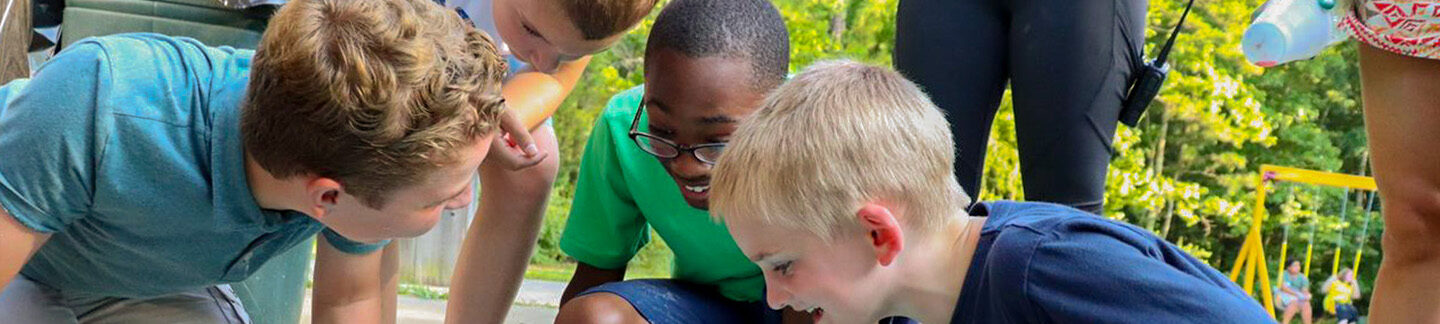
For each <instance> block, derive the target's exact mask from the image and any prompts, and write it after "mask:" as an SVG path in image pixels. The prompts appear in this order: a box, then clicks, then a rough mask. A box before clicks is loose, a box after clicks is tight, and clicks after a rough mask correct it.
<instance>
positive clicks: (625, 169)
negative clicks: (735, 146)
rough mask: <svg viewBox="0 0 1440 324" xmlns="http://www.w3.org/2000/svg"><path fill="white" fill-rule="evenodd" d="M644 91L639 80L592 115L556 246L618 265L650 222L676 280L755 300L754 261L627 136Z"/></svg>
mask: <svg viewBox="0 0 1440 324" xmlns="http://www.w3.org/2000/svg"><path fill="white" fill-rule="evenodd" d="M644 94H645V91H644V87H643V86H637V87H634V88H631V89H629V90H626V91H623V92H620V93H619V94H616V95H615V96H614V97H612V98H610V102H609V104H607V105H606V106H605V111H604V112H601V114H600V117H599V118H596V121H595V128H594V130H592V131H591V133H590V140H589V142H588V143H587V144H586V145H585V155H584V156H583V157H582V158H581V160H580V175H579V179H578V181H577V184H576V185H575V201H574V204H573V205H572V206H571V209H570V220H569V222H568V223H566V225H565V233H564V234H563V235H562V236H561V238H560V248H561V249H562V250H564V251H565V253H566V254H569V255H570V257H573V258H575V260H578V261H580V262H584V263H586V264H589V265H591V266H595V267H599V268H603V269H618V268H621V267H624V266H625V264H626V263H627V262H629V261H630V258H632V257H634V256H635V254H636V253H637V252H638V251H640V248H641V247H643V246H645V244H646V243H648V242H649V241H650V227H654V228H655V232H656V233H657V234H660V237H662V238H664V239H665V243H668V244H669V245H670V250H671V251H673V252H674V253H675V263H674V264H673V271H674V278H675V279H678V280H684V281H688V282H694V283H700V284H707V285H714V286H716V287H717V288H718V289H719V292H720V294H721V295H724V296H725V297H726V298H730V299H732V300H737V301H747V302H748V301H758V300H761V297H762V296H761V295H762V293H763V289H764V287H765V280H764V278H763V277H761V274H760V268H758V267H756V266H755V264H754V263H750V260H749V259H748V258H746V257H745V255H744V254H743V253H741V252H740V248H739V247H737V246H736V245H735V241H734V239H732V238H730V231H729V230H727V229H726V228H725V226H724V225H722V224H719V223H716V222H714V221H712V220H711V219H710V213H709V212H706V211H704V210H699V209H695V208H694V207H690V205H688V204H686V203H685V198H684V197H682V196H681V194H680V188H679V187H678V186H677V185H676V184H675V180H674V179H673V178H671V177H670V174H669V173H666V172H665V168H664V167H662V166H661V165H660V161H659V160H657V159H656V158H655V156H653V155H650V154H648V153H645V152H644V151H641V150H640V147H638V146H636V145H635V142H634V141H632V140H630V136H629V134H630V122H631V121H633V120H634V118H635V113H636V110H637V108H639V105H640V102H641V98H642V97H643V96H644ZM645 118H646V117H643V116H642V117H641V121H640V123H641V124H642V125H644V124H645Z"/></svg>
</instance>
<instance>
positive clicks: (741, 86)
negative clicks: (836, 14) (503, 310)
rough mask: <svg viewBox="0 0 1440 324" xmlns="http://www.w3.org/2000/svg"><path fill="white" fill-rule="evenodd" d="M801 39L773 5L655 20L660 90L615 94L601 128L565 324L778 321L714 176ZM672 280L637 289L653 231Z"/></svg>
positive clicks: (691, 11)
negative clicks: (713, 195) (738, 242)
mask: <svg viewBox="0 0 1440 324" xmlns="http://www.w3.org/2000/svg"><path fill="white" fill-rule="evenodd" d="M788 68H789V35H788V34H787V32H786V30H785V24H784V21H783V19H782V18H781V16H780V13H779V11H778V10H776V9H775V7H774V6H773V5H771V4H770V3H769V2H767V1H764V0H676V1H673V2H671V3H670V4H669V5H668V6H666V7H665V8H664V9H663V10H662V11H661V12H660V15H659V16H658V17H657V18H656V19H655V24H654V27H653V30H652V32H651V33H650V37H649V47H648V48H647V49H646V52H645V79H646V82H647V83H648V84H649V86H648V87H636V88H634V89H630V90H627V91H624V92H621V93H619V94H617V95H616V96H615V97H614V98H612V99H611V100H610V103H609V105H608V106H607V107H606V109H605V112H604V113H602V115H601V116H600V118H599V119H598V120H597V122H596V126H595V128H594V131H593V133H592V134H591V136H590V139H589V143H588V144H587V146H586V148H585V155H584V157H583V159H582V161H581V163H580V175H579V180H578V184H577V187H576V193H575V201H574V205H573V207H572V209H571V214H570V219H569V223H568V224H567V225H566V229H565V233H564V234H563V236H562V238H561V241H560V247H561V248H562V249H563V250H564V251H565V252H566V253H567V254H569V255H570V256H571V257H574V258H575V259H576V260H577V261H579V263H580V264H579V267H578V269H577V270H576V272H575V276H574V278H572V279H571V281H570V284H569V286H568V287H566V289H565V295H564V296H565V297H564V298H563V299H562V303H561V308H560V314H559V316H558V318H557V322H561V323H570V322H577V321H578V322H585V321H591V320H594V319H600V318H620V319H625V322H634V321H644V320H648V321H651V322H658V323H677V322H678V323H705V322H723V323H734V322H747V323H748V322H762V321H777V320H778V319H779V317H780V316H779V315H780V313H779V312H777V311H773V310H769V309H768V308H767V307H766V306H765V304H764V303H763V302H761V299H762V298H761V297H762V295H763V291H764V279H763V278H762V277H761V272H760V269H759V268H756V267H755V266H754V265H753V264H752V263H750V261H749V260H748V259H746V258H745V256H744V255H743V254H741V252H740V250H739V248H737V247H736V246H735V242H734V241H733V240H732V239H731V238H730V234H729V231H728V230H726V228H725V227H724V226H723V225H720V224H717V223H715V222H713V221H712V220H711V217H710V215H709V213H708V212H707V211H706V209H707V208H708V201H707V200H708V191H709V177H710V176H709V173H710V168H711V167H712V165H713V163H714V161H715V160H716V159H717V158H718V157H719V155H720V153H721V152H722V151H723V150H724V148H725V142H726V141H727V140H728V138H729V135H730V132H732V131H734V130H735V128H736V126H737V123H738V122H739V121H740V120H743V119H744V118H746V117H747V116H748V115H749V114H750V113H751V112H752V111H754V109H755V108H756V107H758V106H759V104H760V101H761V100H762V99H763V98H764V96H765V94H766V93H767V92H768V91H770V90H771V89H773V88H775V87H776V86H778V85H779V84H780V83H781V82H783V81H784V79H785V74H786V72H787V70H788ZM652 227H653V228H654V229H655V231H656V232H657V233H658V234H659V235H660V236H661V237H663V238H664V239H665V242H666V243H668V244H669V246H670V248H671V250H672V251H674V253H675V264H674V276H673V278H674V279H670V280H630V281H622V280H623V279H624V277H625V265H626V263H627V262H628V261H630V259H631V258H633V257H634V256H635V254H636V252H637V251H639V250H640V248H641V247H642V246H644V245H645V244H646V243H648V241H649V231H650V228H652Z"/></svg>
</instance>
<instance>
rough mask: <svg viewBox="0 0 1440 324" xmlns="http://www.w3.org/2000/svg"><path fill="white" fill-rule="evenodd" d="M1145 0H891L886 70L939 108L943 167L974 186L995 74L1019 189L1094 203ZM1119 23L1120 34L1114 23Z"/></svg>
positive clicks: (1100, 194)
mask: <svg viewBox="0 0 1440 324" xmlns="http://www.w3.org/2000/svg"><path fill="white" fill-rule="evenodd" d="M1147 5H1148V3H1147V2H1146V0H901V1H900V3H899V11H898V12H897V15H896V16H897V17H896V20H895V21H896V22H895V25H896V26H895V57H894V59H895V68H896V69H897V70H899V71H900V72H901V73H902V74H904V75H905V76H906V77H907V78H909V79H910V80H913V81H915V82H916V83H917V84H919V85H920V86H921V88H922V89H924V90H925V92H926V93H927V94H929V95H930V97H931V99H932V100H934V102H935V104H936V105H938V106H940V108H941V109H943V110H945V113H946V118H947V119H949V121H950V129H951V131H952V132H953V133H954V136H955V148H956V159H955V176H956V177H957V178H958V179H959V181H960V185H961V186H963V187H964V188H965V192H966V193H969V194H970V197H976V193H977V192H979V186H980V179H981V176H982V174H983V170H984V167H985V165H984V164H985V147H986V146H985V144H986V142H987V141H988V139H989V135H990V125H991V121H992V120H993V119H994V118H995V111H996V109H998V108H999V105H1000V99H1001V97H1002V95H1003V93H1004V90H1005V85H1006V82H1007V81H1008V82H1009V83H1010V87H1011V91H1012V97H1013V98H1014V107H1015V131H1016V134H1015V135H1016V140H1017V143H1016V144H1017V145H1018V146H1019V151H1020V173H1021V176H1022V177H1023V180H1024V187H1025V188H1024V189H1025V198H1026V199H1027V200H1032V201H1048V202H1054V203H1060V204H1065V205H1070V206H1073V207H1076V208H1079V209H1082V210H1085V211H1089V212H1092V213H1097V214H1098V213H1099V212H1100V211H1101V210H1102V208H1103V206H1104V203H1105V199H1104V196H1105V169H1106V167H1108V166H1109V163H1110V156H1111V154H1112V153H1113V148H1111V146H1110V142H1111V140H1112V138H1113V137H1114V135H1115V123H1116V120H1117V119H1118V116H1119V115H1120V105H1121V101H1122V100H1123V99H1124V97H1125V93H1126V91H1127V90H1128V89H1127V86H1128V85H1129V82H1128V80H1129V79H1130V75H1131V71H1132V70H1134V69H1135V67H1136V65H1137V64H1139V62H1140V61H1141V59H1140V58H1139V57H1137V56H1138V55H1139V54H1140V48H1141V46H1143V42H1144V37H1145V30H1144V27H1145V10H1146V6H1147ZM1122 31H1123V32H1122Z"/></svg>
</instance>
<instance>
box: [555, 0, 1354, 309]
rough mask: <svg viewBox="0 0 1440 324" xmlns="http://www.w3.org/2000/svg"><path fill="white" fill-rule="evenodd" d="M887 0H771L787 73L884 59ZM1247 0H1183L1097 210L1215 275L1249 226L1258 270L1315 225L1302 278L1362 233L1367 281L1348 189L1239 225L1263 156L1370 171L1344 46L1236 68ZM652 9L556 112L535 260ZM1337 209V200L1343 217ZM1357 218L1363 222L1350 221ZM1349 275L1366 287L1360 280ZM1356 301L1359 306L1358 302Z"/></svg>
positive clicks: (998, 190)
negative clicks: (1154, 90) (1162, 71)
mask: <svg viewBox="0 0 1440 324" xmlns="http://www.w3.org/2000/svg"><path fill="white" fill-rule="evenodd" d="M897 2H898V0H870V1H865V0H776V5H777V7H778V8H779V9H780V10H781V12H782V15H783V16H784V18H785V21H786V24H787V26H788V28H789V30H790V35H791V46H792V53H791V57H792V71H798V70H800V69H802V68H804V67H805V66H807V65H809V64H810V63H813V62H815V61H817V60H824V59H834V58H849V59H854V60H858V61H863V62H868V63H873V64H880V65H889V64H890V62H891V51H892V49H893V44H894V41H893V40H894V33H895V28H894V19H895V6H896V3H897ZM1261 3H1262V0H1197V2H1196V4H1195V8H1194V9H1193V11H1192V12H1191V15H1190V17H1189V18H1187V20H1186V22H1185V26H1184V28H1183V29H1182V32H1181V34H1180V38H1179V40H1178V41H1177V44H1176V46H1175V49H1174V52H1173V53H1172V56H1171V61H1170V62H1171V65H1172V67H1171V68H1172V72H1171V74H1170V77H1169V79H1168V80H1167V82H1166V85H1165V87H1164V88H1163V90H1162V91H1161V93H1160V96H1159V98H1157V100H1156V101H1155V102H1154V103H1153V104H1152V105H1151V107H1150V111H1149V112H1147V114H1146V117H1145V118H1144V119H1142V121H1141V123H1140V125H1138V126H1137V127H1135V128H1129V127H1125V126H1121V127H1120V128H1119V129H1118V130H1117V131H1116V136H1115V140H1114V143H1113V146H1114V148H1115V151H1116V154H1115V156H1114V158H1113V160H1112V163H1111V168H1110V170H1109V171H1108V172H1109V173H1108V175H1107V176H1108V181H1107V183H1106V208H1105V212H1104V214H1105V215H1104V216H1106V217H1109V218H1112V219H1117V220H1121V221H1125V222H1129V223H1132V224H1136V225H1138V226H1141V227H1143V228H1146V229H1149V230H1152V231H1154V232H1155V233H1156V234H1157V235H1159V236H1161V237H1163V238H1165V239H1166V240H1169V241H1171V242H1176V243H1177V244H1178V245H1180V246H1182V247H1183V248H1185V249H1186V250H1187V251H1189V252H1190V253H1191V254H1193V255H1195V256H1196V257H1198V258H1200V259H1202V260H1205V261H1206V262H1208V263H1210V264H1211V265H1212V266H1215V267H1216V268H1219V269H1221V270H1225V271H1228V270H1229V266H1231V265H1233V263H1234V260H1235V257H1236V253H1238V250H1239V247H1240V244H1241V242H1242V241H1243V240H1244V235H1245V234H1246V233H1247V232H1248V231H1249V230H1250V228H1251V226H1257V225H1258V226H1262V227H1261V230H1262V232H1263V233H1265V237H1266V239H1265V242H1264V243H1265V248H1266V252H1267V254H1268V257H1269V258H1270V259H1271V260H1269V261H1270V262H1271V265H1272V267H1271V269H1267V270H1268V271H1270V272H1271V275H1274V273H1273V272H1274V271H1275V270H1274V268H1275V265H1277V264H1276V262H1280V260H1277V259H1278V257H1279V249H1280V246H1281V243H1282V242H1281V241H1282V240H1285V239H1286V238H1288V242H1289V243H1290V244H1289V247H1290V251H1289V252H1288V255H1289V256H1293V257H1297V258H1303V257H1304V253H1305V245H1306V243H1307V242H1309V240H1310V239H1311V238H1312V237H1313V238H1314V242H1315V243H1314V244H1315V251H1314V256H1313V258H1312V263H1313V265H1312V271H1311V273H1310V276H1311V278H1312V281H1314V282H1319V281H1322V280H1324V278H1325V277H1327V276H1329V271H1330V268H1331V264H1332V260H1333V256H1334V254H1335V253H1336V251H1337V248H1336V247H1337V246H1340V247H1341V249H1339V250H1338V251H1340V253H1343V260H1344V261H1343V263H1344V265H1343V266H1349V265H1350V264H1351V262H1353V259H1352V258H1353V257H1354V253H1355V248H1356V244H1357V243H1359V241H1360V240H1361V238H1362V237H1364V238H1365V240H1366V242H1367V243H1366V247H1365V249H1366V251H1365V252H1364V253H1365V255H1366V257H1365V262H1363V263H1362V265H1361V267H1360V269H1359V275H1360V276H1359V278H1360V279H1361V282H1362V283H1365V282H1370V281H1371V280H1373V276H1374V274H1375V271H1376V269H1377V268H1378V261H1379V256H1380V251H1379V250H1378V247H1379V240H1378V237H1379V232H1380V230H1379V229H1380V228H1381V227H1382V225H1381V220H1380V219H1379V215H1378V207H1377V208H1376V210H1375V212H1373V213H1367V212H1365V210H1366V208H1365V207H1366V204H1365V202H1366V200H1365V196H1364V195H1363V194H1362V193H1360V192H1349V194H1348V195H1347V191H1346V190H1344V189H1337V188H1325V187H1317V186H1310V185H1303V184H1278V185H1275V186H1272V188H1273V189H1272V191H1271V192H1270V198H1269V199H1267V201H1266V202H1265V204H1266V208H1267V210H1269V211H1270V216H1269V217H1267V218H1266V220H1265V221H1264V222H1263V224H1251V217H1250V215H1251V213H1252V211H1253V208H1255V207H1256V206H1254V204H1255V202H1254V195H1255V192H1254V191H1255V183H1256V177H1257V175H1256V172H1257V171H1258V170H1259V167H1260V165H1261V164H1276V165H1284V166H1292V167H1299V168H1306V169H1315V170H1322V171H1330V172H1339V173H1349V174H1368V171H1367V170H1368V158H1367V153H1366V149H1365V133H1364V125H1363V118H1362V116H1361V107H1360V101H1359V98H1360V92H1359V91H1360V90H1359V89H1360V87H1359V69H1358V67H1357V64H1356V63H1355V62H1356V57H1357V56H1356V50H1355V45H1354V43H1353V42H1347V43H1344V44H1341V45H1337V46H1335V47H1332V48H1331V49H1329V50H1326V51H1325V52H1324V53H1322V54H1321V55H1320V56H1318V57H1317V58H1314V59H1311V60H1307V61H1301V62H1293V63H1288V64H1285V65H1282V66H1280V67H1276V68H1269V69H1262V68H1259V67H1256V66H1254V65H1250V64H1249V63H1247V62H1246V61H1245V59H1244V56H1243V54H1242V53H1241V50H1240V38H1241V35H1243V34H1244V30H1245V28H1246V27H1247V26H1248V24H1249V21H1250V19H1251V14H1252V10H1253V9H1254V8H1256V7H1258V6H1259V5H1260V4H1261ZM662 5H663V3H662ZM1184 6H1185V2H1184V1H1180V0H1158V1H1152V2H1150V5H1149V15H1148V18H1147V20H1148V22H1147V25H1148V28H1147V33H1146V46H1145V47H1146V53H1153V52H1155V51H1156V50H1157V47H1158V46H1159V45H1160V44H1161V43H1163V42H1164V40H1165V37H1166V36H1168V31H1169V30H1170V28H1172V27H1173V26H1174V25H1175V23H1176V21H1177V20H1178V19H1179V16H1180V12H1181V11H1182V10H1183V8H1184ZM657 11H658V9H657ZM652 19H653V15H652V16H651V17H650V18H649V19H646V21H645V22H643V23H642V25H641V26H640V27H639V28H637V29H636V30H634V31H633V32H631V33H630V34H629V35H627V36H626V37H625V38H624V39H623V40H622V41H621V42H620V43H619V44H617V45H616V46H614V47H612V48H611V49H610V50H609V51H608V52H605V53H603V54H599V55H596V56H595V58H594V61H592V62H591V64H590V67H589V68H588V71H587V72H586V76H585V79H584V80H583V81H582V82H581V84H580V85H578V86H577V87H576V89H575V91H574V93H573V94H572V95H571V96H570V98H569V99H568V100H567V101H566V103H565V104H564V105H563V106H562V107H561V109H560V111H559V112H558V113H557V114H556V115H555V128H556V132H557V134H558V136H559V138H560V147H561V154H560V158H561V161H560V162H561V171H560V175H559V177H558V180H557V181H556V184H555V191H554V194H553V196H552V198H551V201H550V210H549V213H548V218H547V220H546V226H545V229H544V233H543V234H542V237H541V242H540V244H541V245H540V248H539V249H538V251H537V253H536V256H535V259H534V260H535V261H536V262H538V263H556V262H563V261H565V257H564V254H563V253H562V252H560V251H559V249H558V247H557V246H556V245H557V243H558V239H559V235H560V233H561V231H562V230H563V225H564V221H565V217H566V215H567V214H568V213H569V207H570V199H571V198H572V197H573V195H574V192H573V190H574V181H575V180H574V179H575V176H576V174H577V172H578V170H577V166H578V165H579V158H580V155H581V153H582V152H583V150H584V145H585V140H586V137H587V136H588V135H589V133H590V129H591V126H592V125H593V124H594V120H595V117H596V116H597V115H598V114H599V112H600V109H601V108H603V107H604V105H605V102H606V100H607V99H608V98H609V96H610V95H613V94H614V93H617V92H619V91H621V90H624V89H627V88H629V87H632V86H634V85H638V84H640V83H642V82H643V81H644V80H643V72H644V71H643V70H644V65H643V54H644V46H645V35H647V33H648V30H649V25H650V23H651V22H652V21H653V20H652ZM1009 96H1010V94H1009V93H1006V99H1005V100H1004V101H1003V102H1004V103H1003V104H1002V107H1001V109H1000V112H999V113H998V114H997V116H996V118H995V125H994V127H993V130H992V135H991V141H990V143H989V154H988V155H987V157H986V170H985V178H984V181H983V183H984V184H983V188H982V190H981V194H980V198H981V199H1024V193H1023V192H1022V189H1021V188H1022V187H1021V183H1020V174H1019V161H1018V159H1017V158H1016V148H1015V136H1014V129H1015V127H1014V116H1013V113H1012V112H1011V109H1010V107H1009V105H1010V104H1009ZM1347 199H1348V202H1346V203H1343V204H1342V201H1346V200H1347ZM1342 205H1343V206H1345V207H1346V208H1348V210H1346V212H1344V213H1342V212H1341V208H1342ZM1375 205H1376V206H1378V205H1379V203H1378V202H1377V203H1375ZM1367 217H1368V218H1369V219H1370V221H1371V224H1369V227H1368V229H1367V228H1364V226H1363V225H1364V220H1365V219H1366V218H1367ZM1312 225H1313V226H1314V231H1313V234H1312V233H1311V226H1312ZM1286 228H1289V232H1288V233H1289V235H1285V233H1286V231H1285V230H1286ZM1362 231H1363V232H1362ZM655 241H656V242H659V240H658V239H657V240H655ZM659 243H661V244H652V246H651V247H647V248H646V250H645V251H644V252H642V254H641V256H640V258H639V259H640V260H638V261H637V263H638V265H640V266H644V267H649V268H651V269H657V268H663V267H665V266H668V262H669V261H668V260H669V255H668V254H669V252H668V250H665V249H664V247H663V242H659ZM633 266H637V264H632V267H633ZM1362 286H1365V287H1364V288H1363V289H1364V291H1365V292H1366V293H1367V294H1368V291H1369V289H1370V287H1369V286H1368V285H1364V284H1362ZM1317 288H1318V287H1317ZM1359 302H1360V303H1361V304H1362V306H1363V304H1364V303H1365V299H1362V300H1361V301H1359ZM1363 308H1364V307H1362V309H1363Z"/></svg>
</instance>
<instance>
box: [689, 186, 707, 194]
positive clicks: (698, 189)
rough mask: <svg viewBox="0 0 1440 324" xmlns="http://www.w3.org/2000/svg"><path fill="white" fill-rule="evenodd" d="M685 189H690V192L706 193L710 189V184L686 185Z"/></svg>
mask: <svg viewBox="0 0 1440 324" xmlns="http://www.w3.org/2000/svg"><path fill="white" fill-rule="evenodd" d="M685 190H689V191H690V192H694V193H704V192H706V191H709V190H710V186H708V185H705V186H685Z"/></svg>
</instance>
